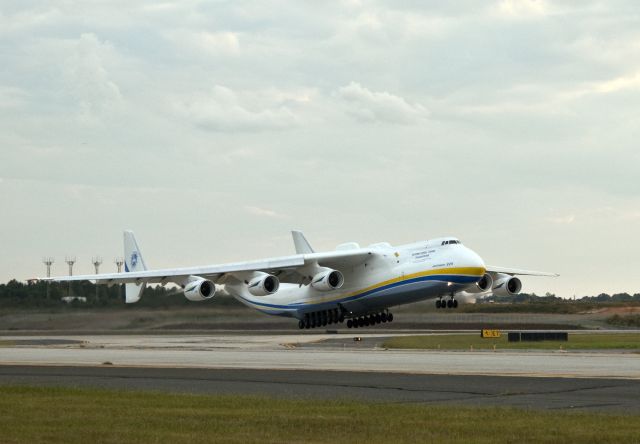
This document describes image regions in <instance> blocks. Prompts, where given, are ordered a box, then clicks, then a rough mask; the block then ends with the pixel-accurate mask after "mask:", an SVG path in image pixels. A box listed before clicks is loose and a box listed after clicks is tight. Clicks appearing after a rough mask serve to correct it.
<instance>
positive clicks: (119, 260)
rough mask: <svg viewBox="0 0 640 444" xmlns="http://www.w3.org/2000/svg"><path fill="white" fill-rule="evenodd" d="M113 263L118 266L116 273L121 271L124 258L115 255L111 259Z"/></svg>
mask: <svg viewBox="0 0 640 444" xmlns="http://www.w3.org/2000/svg"><path fill="white" fill-rule="evenodd" d="M113 263H114V264H116V267H118V273H122V265H123V264H124V258H121V257H117V258H115V259H114V260H113Z"/></svg>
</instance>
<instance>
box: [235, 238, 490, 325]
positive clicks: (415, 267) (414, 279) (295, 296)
mask: <svg viewBox="0 0 640 444" xmlns="http://www.w3.org/2000/svg"><path fill="white" fill-rule="evenodd" d="M445 242H446V244H445ZM449 242H451V243H449ZM372 249H374V250H375V252H376V253H377V254H375V255H371V256H370V258H369V259H368V260H365V261H362V263H361V264H358V265H356V266H351V267H349V268H340V270H339V271H340V272H341V273H342V274H343V275H344V284H343V286H342V287H341V288H339V289H335V290H331V291H319V290H317V289H315V288H313V287H312V286H311V285H305V284H299V283H282V284H281V285H280V288H279V289H278V291H277V292H276V293H274V294H271V295H267V296H253V295H252V294H251V293H249V291H248V289H247V286H246V285H244V283H242V282H231V283H227V284H226V285H225V288H226V289H227V291H228V292H229V293H230V294H231V295H233V296H234V297H236V298H237V299H238V300H239V301H241V302H242V303H244V304H246V305H248V306H249V307H252V308H255V309H257V310H259V311H261V312H264V313H267V314H272V315H279V316H290V317H295V318H298V319H303V318H304V316H305V315H306V314H309V313H314V312H319V311H325V310H333V309H336V308H339V309H340V310H341V311H345V310H346V311H347V312H349V313H352V314H354V315H365V314H368V313H374V312H379V311H380V310H383V309H386V308H389V307H392V306H396V305H402V304H408V303H411V302H416V301H420V300H424V299H430V298H438V297H443V296H447V295H453V294H455V293H457V292H460V291H464V290H465V289H468V288H471V287H474V286H475V284H476V282H478V281H479V280H480V279H481V278H482V276H483V275H484V274H485V264H484V262H483V261H482V259H481V258H480V256H478V255H477V254H476V253H475V252H473V251H472V250H470V249H469V248H467V247H465V246H463V245H462V244H460V243H459V242H458V241H457V240H455V239H453V238H441V239H434V240H430V241H424V242H417V243H414V244H409V245H402V246H398V247H392V246H391V245H388V244H378V245H374V246H370V247H369V248H368V250H372ZM313 255H314V254H313V253H311V254H308V255H305V259H313Z"/></svg>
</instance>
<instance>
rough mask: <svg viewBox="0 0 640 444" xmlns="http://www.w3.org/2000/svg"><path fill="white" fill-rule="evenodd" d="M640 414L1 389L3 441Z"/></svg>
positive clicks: (367, 438) (452, 435)
mask: <svg viewBox="0 0 640 444" xmlns="http://www.w3.org/2000/svg"><path fill="white" fill-rule="evenodd" d="M638 437H640V420H639V419H638V417H637V416H629V415H618V416H614V415H603V414H591V413H577V412H568V413H566V412H540V411H531V410H516V409H502V408H468V407H465V408H460V407H438V406H431V405H429V406H425V405H397V404H393V405H391V404H371V403H357V402H329V401H314V402H306V401H293V400H282V399H278V400H276V399H272V398H249V397H229V396H226V397H222V396H196V395H184V394H182V395H179V394H161V393H146V392H131V391H105V390H90V389H65V388H32V387H11V386H5V387H0V441H1V442H3V443H44V442H46V443H88V442H89V443H91V442H94V443H149V442H157V443H160V442H162V443H164V442H171V443H182V442H189V443H205V442H227V443H251V442H260V443H296V442H298V443H301V442H319V443H345V442H383V441H384V442H394V443H405V442H406V443H416V442H437V443H462V442H474V443H501V442H511V443H513V442H517V443H526V442H536V443H538V442H542V443H545V442H548V443H557V442H580V443H620V442H637V440H638Z"/></svg>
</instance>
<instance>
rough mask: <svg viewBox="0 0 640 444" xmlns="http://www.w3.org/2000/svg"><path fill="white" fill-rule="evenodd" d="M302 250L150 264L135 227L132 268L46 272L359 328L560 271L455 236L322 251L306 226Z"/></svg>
mask: <svg viewBox="0 0 640 444" xmlns="http://www.w3.org/2000/svg"><path fill="white" fill-rule="evenodd" d="M292 235H293V242H294V245H295V250H296V254H295V255H293V256H285V257H277V258H271V259H264V260H259V261H252V262H238V263H230V264H223V265H208V266H202V267H191V268H173V269H160V270H149V269H148V267H147V265H146V263H145V261H144V258H143V256H142V253H141V252H140V247H139V246H138V243H137V242H136V239H135V236H134V234H133V232H132V231H125V232H124V252H125V272H124V273H113V274H94V275H84V276H65V277H55V278H49V279H42V280H51V281H56V282H64V281H80V280H89V281H93V282H95V283H97V284H107V285H116V284H126V292H125V293H126V296H125V301H126V302H127V303H135V302H137V301H139V300H140V298H141V296H142V293H143V291H144V289H145V286H146V285H147V284H161V285H165V284H168V283H174V284H177V285H180V286H181V287H182V288H183V289H184V295H185V297H186V298H187V299H188V300H190V301H204V300H207V299H211V298H213V297H214V296H215V294H216V289H217V288H218V289H224V290H225V291H226V292H228V293H229V294H231V295H232V296H234V297H235V298H236V299H238V300H239V301H240V302H242V303H243V304H245V305H247V306H249V307H251V308H254V309H256V310H259V311H261V312H263V313H267V314H270V315H278V316H288V317H292V318H295V319H297V320H298V326H299V328H301V329H304V328H315V327H321V326H326V325H327V324H337V323H343V322H345V321H346V322H347V327H349V328H358V327H363V326H370V325H376V324H380V323H385V322H392V321H393V314H392V313H391V312H390V311H389V308H391V307H394V306H398V305H402V304H409V303H412V302H416V301H421V300H425V299H435V305H436V307H437V308H442V309H454V308H457V307H458V301H461V302H466V301H475V299H477V298H481V297H486V296H488V295H491V294H496V295H511V294H516V293H518V292H520V290H521V289H522V283H521V281H520V279H518V278H517V277H516V275H531V276H558V275H557V274H554V273H545V272H539V271H527V270H517V269H510V268H500V267H492V266H489V265H485V263H484V262H483V260H482V259H481V258H480V256H478V255H477V254H476V253H475V252H473V251H472V250H471V249H469V248H467V247H465V246H464V245H463V244H462V243H461V242H460V241H459V240H458V239H456V238H454V237H443V238H438V239H431V240H428V241H421V242H416V243H412V244H408V245H400V246H396V247H394V246H391V245H390V244H388V243H378V244H373V245H369V246H368V247H366V248H361V247H360V246H359V245H358V244H357V243H355V242H350V243H346V244H342V245H339V246H338V247H337V248H336V250H335V251H330V252H323V253H316V252H315V251H314V250H313V249H312V248H311V245H310V244H309V242H307V240H306V238H305V237H304V235H303V234H302V232H300V231H293V232H292Z"/></svg>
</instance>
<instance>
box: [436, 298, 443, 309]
mask: <svg viewBox="0 0 640 444" xmlns="http://www.w3.org/2000/svg"><path fill="white" fill-rule="evenodd" d="M441 306H442V302H441V301H440V299H438V300H437V301H436V308H440V307H441Z"/></svg>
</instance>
